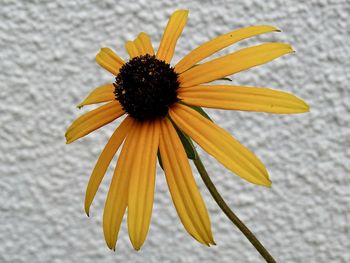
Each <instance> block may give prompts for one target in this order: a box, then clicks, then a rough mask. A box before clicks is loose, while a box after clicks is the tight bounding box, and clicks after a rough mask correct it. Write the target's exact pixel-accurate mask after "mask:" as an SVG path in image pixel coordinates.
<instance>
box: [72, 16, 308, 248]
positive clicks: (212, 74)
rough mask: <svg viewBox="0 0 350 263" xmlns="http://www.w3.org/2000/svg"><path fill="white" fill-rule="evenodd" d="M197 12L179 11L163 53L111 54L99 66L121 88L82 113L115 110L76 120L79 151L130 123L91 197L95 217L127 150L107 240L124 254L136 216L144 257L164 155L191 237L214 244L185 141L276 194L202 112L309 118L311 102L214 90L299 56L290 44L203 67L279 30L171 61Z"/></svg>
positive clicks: (256, 30) (135, 233) (114, 187)
mask: <svg viewBox="0 0 350 263" xmlns="http://www.w3.org/2000/svg"><path fill="white" fill-rule="evenodd" d="M187 16H188V11H185V10H178V11H176V12H175V13H173V14H172V15H171V17H170V20H169V22H168V24H167V26H166V29H165V32H164V35H163V37H162V39H161V42H160V46H159V48H158V51H157V52H156V53H155V51H154V49H153V47H152V43H151V40H150V38H149V37H148V35H147V34H146V33H140V34H139V35H138V37H137V38H136V39H135V40H134V41H128V42H127V43H126V45H125V47H126V50H127V52H128V54H129V56H130V59H129V60H128V61H127V62H126V61H124V60H123V59H121V58H120V57H119V56H118V55H116V54H115V53H114V52H113V51H112V50H111V49H109V48H102V49H101V51H100V52H99V53H98V54H97V56H96V61H97V63H98V64H99V65H101V66H102V67H103V68H104V69H106V70H108V71H109V72H110V73H112V74H113V75H114V76H115V81H114V82H113V83H111V84H107V85H104V86H101V87H98V88H96V89H95V90H93V91H92V92H91V93H90V94H89V95H88V97H87V98H86V99H85V100H84V101H83V102H82V103H81V104H79V107H82V106H85V105H89V104H96V103H105V104H103V105H102V106H100V107H98V108H96V109H94V110H92V111H90V112H87V113H85V114H83V115H82V116H81V117H79V118H78V119H77V120H75V121H74V122H73V123H72V124H71V126H70V127H69V128H68V130H67V133H66V139H67V143H71V142H73V141H75V140H77V139H79V138H81V137H83V136H85V135H87V134H88V133H90V132H92V131H94V130H96V129H98V128H100V127H102V126H104V125H106V124H108V123H110V122H112V121H114V120H115V119H117V118H119V117H121V116H124V115H125V116H126V117H125V119H124V120H123V121H122V123H121V124H120V126H119V127H118V128H117V129H116V130H115V132H114V133H113V134H112V136H111V138H110V139H109V141H108V143H107V145H106V146H105V148H104V149H103V151H102V153H101V155H100V157H99V159H98V161H97V163H96V166H95V168H94V170H93V172H92V175H91V178H90V181H89V183H88V186H87V190H86V198H85V211H86V213H87V214H89V209H90V205H91V203H92V201H93V199H94V196H95V194H96V192H97V190H98V188H99V185H100V183H101V181H102V179H103V177H104V175H105V173H106V170H107V168H108V166H109V165H110V162H111V160H112V158H113V157H114V155H115V154H116V152H117V151H118V149H119V148H120V147H122V149H121V152H120V155H119V158H118V161H117V164H116V167H115V171H114V174H113V178H112V181H111V184H110V187H109V191H108V195H107V199H106V202H105V208H104V215H103V230H104V236H105V239H106V242H107V245H108V247H109V248H111V249H114V248H115V245H116V242H117V237H118V232H119V228H120V224H121V222H122V219H123V215H124V213H125V211H126V210H127V224H128V230H129V236H130V240H131V242H132V245H133V247H134V248H135V249H136V250H138V249H140V247H141V246H142V244H143V243H144V241H145V239H146V236H147V232H148V229H149V225H150V220H151V214H152V206H153V196H154V187H155V174H156V162H157V155H158V156H159V160H161V165H162V168H163V170H164V172H165V176H166V180H167V183H168V187H169V191H170V193H171V197H172V199H173V202H174V205H175V208H176V211H177V213H178V215H179V217H180V219H181V222H182V224H183V225H184V227H185V229H186V230H187V231H188V232H189V234H191V236H193V237H194V238H195V239H196V240H198V241H199V242H201V243H203V244H206V245H210V244H214V239H213V236H212V231H211V224H210V219H209V215H208V211H207V208H206V206H205V204H204V202H203V199H202V197H201V194H200V192H199V190H198V187H197V185H196V182H195V180H194V177H193V175H192V171H191V168H190V165H189V161H188V156H187V155H186V149H185V148H184V142H183V140H182V138H181V136H186V137H187V136H188V137H189V138H191V139H192V140H193V141H195V142H196V143H197V144H198V145H199V146H200V147H202V148H203V149H204V150H205V151H206V152H207V153H209V154H210V155H212V156H213V157H215V158H216V159H217V160H218V161H219V162H220V163H222V164H223V165H224V166H225V167H226V168H227V169H229V170H231V171H232V172H233V173H235V174H236V175H238V176H240V177H241V178H243V179H245V180H247V181H249V182H252V183H254V184H258V185H263V186H269V185H270V184H271V182H270V180H269V176H268V173H267V171H266V169H265V167H264V165H263V164H262V162H261V161H260V160H259V159H258V158H257V157H256V156H255V155H254V154H253V153H252V152H250V151H249V150H248V149H247V148H245V147H244V146H243V145H241V144H240V143H239V142H238V141H237V140H236V139H234V138H233V137H232V136H231V135H230V134H229V133H227V132H226V131H225V130H223V129H222V128H220V127H219V126H217V125H216V124H215V123H214V122H212V121H211V120H209V119H208V118H206V117H205V116H203V111H202V109H201V107H207V108H217V109H227V110H243V111H259V112H269V113H301V112H306V111H308V109H309V108H308V106H307V104H306V103H305V102H303V101H302V100H301V99H299V98H297V97H295V96H293V95H291V94H289V93H286V92H281V91H275V90H272V89H268V88H256V87H242V86H233V85H209V84H207V83H210V82H212V81H215V80H218V79H220V78H224V77H226V76H229V75H232V74H234V73H237V72H240V71H243V70H246V69H249V68H252V67H254V66H257V65H260V64H263V63H266V62H269V61H271V60H273V59H275V58H278V57H280V56H282V55H285V54H288V53H291V52H292V51H293V50H292V48H291V46H290V45H288V44H284V43H264V44H261V45H257V46H253V47H248V48H245V49H242V50H239V51H237V52H234V53H231V54H229V55H225V56H221V57H219V58H216V59H213V60H210V61H208V62H204V63H201V61H202V60H204V59H206V58H208V57H209V56H210V55H212V54H214V53H216V52H217V51H219V50H221V49H223V48H225V47H227V46H230V45H232V44H234V43H236V42H238V41H240V40H242V39H246V38H249V37H253V36H256V35H260V34H263V33H269V32H274V31H278V29H276V28H275V27H272V26H251V27H247V28H242V29H238V30H235V31H232V32H229V33H227V34H224V35H222V36H219V37H217V38H215V39H213V40H211V41H208V42H206V43H204V44H202V45H200V46H199V47H197V48H196V49H194V50H192V51H191V52H190V53H189V54H188V55H186V56H185V57H184V58H183V59H181V60H180V61H179V62H178V63H177V64H176V65H175V66H174V67H172V66H171V64H170V63H171V59H172V57H173V55H174V50H175V45H176V42H177V40H178V38H179V37H180V34H181V32H182V30H183V28H184V26H185V24H186V21H187Z"/></svg>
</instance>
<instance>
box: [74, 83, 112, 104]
mask: <svg viewBox="0 0 350 263" xmlns="http://www.w3.org/2000/svg"><path fill="white" fill-rule="evenodd" d="M114 90H115V87H114V86H113V84H106V85H103V86H100V87H98V88H96V89H94V90H93V91H92V92H91V93H90V94H89V95H88V96H87V97H86V98H85V99H84V100H83V101H82V102H81V103H80V104H79V105H78V108H81V107H83V106H85V105H90V104H96V103H101V102H107V101H111V100H114V99H115V95H114V93H113V92H114Z"/></svg>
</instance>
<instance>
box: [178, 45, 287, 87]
mask: <svg viewBox="0 0 350 263" xmlns="http://www.w3.org/2000/svg"><path fill="white" fill-rule="evenodd" d="M291 52H293V49H292V48H291V47H290V45H288V44H283V43H265V44H261V45H258V46H254V47H249V48H244V49H241V50H239V51H237V52H234V53H232V54H229V55H226V56H223V57H220V58H217V59H214V60H211V61H209V62H206V63H203V64H201V65H198V66H196V67H193V68H191V69H189V70H187V71H185V72H184V73H182V74H180V76H179V81H180V83H181V84H180V86H181V87H190V86H196V85H199V84H203V83H207V82H210V81H213V80H217V79H220V78H223V77H226V76H228V75H231V74H234V73H237V72H240V71H243V70H246V69H249V68H252V67H255V66H257V65H261V64H264V63H266V62H269V61H271V60H273V59H275V58H278V57H280V56H282V55H285V54H288V53H291Z"/></svg>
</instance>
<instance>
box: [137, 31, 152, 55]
mask: <svg viewBox="0 0 350 263" xmlns="http://www.w3.org/2000/svg"><path fill="white" fill-rule="evenodd" d="M137 39H139V40H140V41H139V43H140V46H142V48H143V50H144V51H145V54H149V55H151V56H152V55H154V49H153V46H152V41H151V38H150V37H149V36H148V35H147V34H146V33H145V32H141V33H140V34H139V35H138V37H137Z"/></svg>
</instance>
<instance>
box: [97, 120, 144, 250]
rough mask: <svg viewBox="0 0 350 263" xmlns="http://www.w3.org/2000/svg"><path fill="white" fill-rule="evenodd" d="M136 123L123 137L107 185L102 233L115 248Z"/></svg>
mask: <svg viewBox="0 0 350 263" xmlns="http://www.w3.org/2000/svg"><path fill="white" fill-rule="evenodd" d="M139 128H140V127H139V125H138V123H136V122H135V123H134V125H133V128H132V130H131V131H130V133H129V134H128V136H127V137H126V139H125V143H124V145H123V148H122V151H121V153H120V156H119V158H118V162H117V166H116V168H115V170H114V175H113V178H112V181H111V185H110V187H109V191H108V195H107V199H106V203H105V208H104V211H103V233H104V236H105V240H106V243H107V246H108V247H109V248H110V249H114V250H115V246H116V243H117V238H118V232H119V228H120V224H121V222H122V220H123V216H124V213H125V210H126V207H127V204H128V188H129V182H130V176H131V173H130V169H129V167H130V165H132V158H133V157H132V156H133V154H134V151H136V149H137V148H138V145H137V137H138V133H139Z"/></svg>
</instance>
